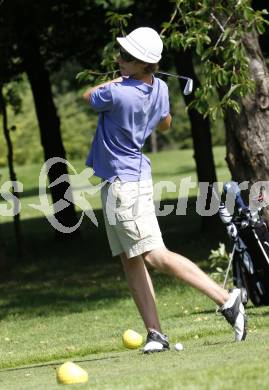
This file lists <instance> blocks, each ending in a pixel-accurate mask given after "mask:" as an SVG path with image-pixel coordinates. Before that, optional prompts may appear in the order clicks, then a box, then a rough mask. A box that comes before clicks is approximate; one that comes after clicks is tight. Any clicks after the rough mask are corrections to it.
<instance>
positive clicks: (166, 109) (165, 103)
mask: <svg viewBox="0 0 269 390" xmlns="http://www.w3.org/2000/svg"><path fill="white" fill-rule="evenodd" d="M161 107H162V112H161V120H163V119H165V118H166V117H167V116H168V114H169V113H170V104H169V94H168V87H167V85H166V84H164V86H163V88H162V103H161Z"/></svg>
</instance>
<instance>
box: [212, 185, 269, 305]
mask: <svg viewBox="0 0 269 390" xmlns="http://www.w3.org/2000/svg"><path fill="white" fill-rule="evenodd" d="M223 190H224V193H225V194H226V195H227V193H229V194H230V195H231V194H232V195H233V196H234V199H235V212H234V214H233V215H231V216H230V218H227V217H226V218H223V214H224V212H223V210H224V211H225V209H226V208H225V207H224V206H223V205H222V206H220V209H219V213H220V217H221V220H222V222H223V223H225V224H226V227H227V232H228V234H229V237H230V238H231V239H232V241H233V244H234V249H235V250H234V252H233V258H232V269H233V284H234V285H235V286H236V287H238V288H241V289H242V290H244V289H245V290H246V292H247V296H248V297H249V298H250V299H251V301H252V302H253V304H254V305H255V306H260V305H269V232H268V228H267V225H266V223H265V222H264V221H263V219H262V217H260V215H259V214H258V213H255V217H254V215H251V212H250V210H249V208H248V207H247V206H246V204H245V203H244V201H243V199H242V197H241V194H240V192H241V191H240V188H239V186H238V184H237V183H235V182H228V183H226V184H225V185H224V188H223ZM225 220H226V222H225ZM232 225H233V226H235V232H236V233H235V234H230V231H229V228H231V226H232Z"/></svg>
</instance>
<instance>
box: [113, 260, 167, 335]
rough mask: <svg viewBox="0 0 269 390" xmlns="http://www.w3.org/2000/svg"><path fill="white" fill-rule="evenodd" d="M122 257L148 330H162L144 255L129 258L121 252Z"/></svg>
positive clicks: (131, 288) (131, 287)
mask: <svg viewBox="0 0 269 390" xmlns="http://www.w3.org/2000/svg"><path fill="white" fill-rule="evenodd" d="M120 257H121V261H122V264H123V268H124V271H125V275H126V278H127V283H128V286H129V288H130V291H131V294H132V297H133V299H134V301H135V303H136V306H137V308H138V310H139V312H140V314H141V317H142V319H143V321H144V324H145V326H146V328H147V330H148V331H150V330H152V329H155V330H157V331H158V332H161V326H160V321H159V318H158V314H157V308H156V303H155V295H154V289H153V285H152V281H151V278H150V275H149V273H148V270H147V268H146V266H145V263H144V260H143V258H142V256H136V257H133V258H131V259H127V257H126V255H125V253H121V255H120Z"/></svg>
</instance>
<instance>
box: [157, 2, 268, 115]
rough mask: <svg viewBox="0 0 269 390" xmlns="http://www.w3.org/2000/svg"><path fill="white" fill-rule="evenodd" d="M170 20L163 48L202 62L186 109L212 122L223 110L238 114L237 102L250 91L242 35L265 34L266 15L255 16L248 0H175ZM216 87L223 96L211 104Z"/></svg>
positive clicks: (164, 32)
mask: <svg viewBox="0 0 269 390" xmlns="http://www.w3.org/2000/svg"><path fill="white" fill-rule="evenodd" d="M174 3H175V10H174V12H173V14H172V16H171V19H170V21H168V22H165V23H164V24H163V31H162V35H163V37H164V38H165V42H166V44H167V46H168V47H171V48H174V49H183V50H186V49H193V50H195V53H196V55H197V56H198V58H199V60H200V61H201V63H202V66H201V77H202V80H203V82H202V85H201V86H200V87H199V88H197V89H196V91H195V99H194V100H193V102H191V104H190V106H191V107H195V108H196V109H197V110H198V111H199V112H200V113H202V114H203V115H205V116H207V115H210V116H211V117H212V118H213V119H215V118H216V116H217V114H218V113H219V112H220V113H222V112H223V110H225V109H226V108H232V109H233V110H235V111H236V112H239V111H240V105H239V103H238V99H237V98H238V97H244V96H246V95H247V94H248V93H249V92H251V91H253V90H254V88H255V85H254V83H253V80H251V78H250V77H249V63H248V57H247V55H246V50H245V47H244V35H245V33H246V32H249V31H252V30H253V29H256V30H257V31H258V33H259V34H262V33H263V32H264V31H265V24H268V21H266V20H265V18H264V16H265V15H266V14H267V11H266V10H261V11H254V10H253V9H252V8H251V6H250V1H249V0H229V1H222V0H220V1H213V0H201V1H195V0H174ZM216 88H219V89H222V90H223V91H224V93H223V94H222V97H221V99H220V100H217V99H215V100H214V101H215V102H214V103H213V104H212V103H210V104H209V101H210V102H212V99H211V98H212V96H214V97H215V96H216V92H215V91H216Z"/></svg>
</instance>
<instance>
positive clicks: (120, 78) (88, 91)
mask: <svg viewBox="0 0 269 390" xmlns="http://www.w3.org/2000/svg"><path fill="white" fill-rule="evenodd" d="M121 81H122V77H118V78H116V79H114V80H109V81H106V82H105V83H102V84H99V85H96V86H95V87H90V88H88V89H87V90H86V91H85V92H84V94H83V95H82V97H83V99H84V100H85V101H86V102H87V103H88V102H89V99H90V97H91V94H92V93H93V92H95V91H96V90H97V89H98V88H101V87H104V86H105V85H109V84H111V83H117V82H118V83H119V82H121Z"/></svg>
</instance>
